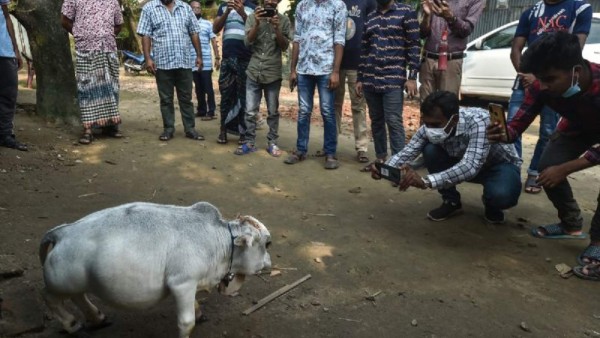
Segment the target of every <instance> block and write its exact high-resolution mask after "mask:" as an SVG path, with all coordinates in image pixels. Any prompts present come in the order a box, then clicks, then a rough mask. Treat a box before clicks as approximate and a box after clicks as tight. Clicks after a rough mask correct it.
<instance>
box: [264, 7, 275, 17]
mask: <svg viewBox="0 0 600 338" xmlns="http://www.w3.org/2000/svg"><path fill="white" fill-rule="evenodd" d="M263 11H264V15H263V16H264V17H269V18H272V17H274V16H275V15H276V14H277V9H275V8H269V7H267V8H265V9H263Z"/></svg>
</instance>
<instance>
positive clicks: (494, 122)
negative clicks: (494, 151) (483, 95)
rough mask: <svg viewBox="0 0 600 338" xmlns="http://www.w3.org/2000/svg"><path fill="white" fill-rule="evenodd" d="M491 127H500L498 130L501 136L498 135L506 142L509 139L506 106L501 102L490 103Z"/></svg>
mask: <svg viewBox="0 0 600 338" xmlns="http://www.w3.org/2000/svg"><path fill="white" fill-rule="evenodd" d="M489 111H490V122H491V125H490V127H494V126H495V127H497V128H499V130H498V132H499V133H500V136H499V137H497V136H495V137H497V138H498V139H499V140H500V141H502V142H506V141H507V140H508V130H507V128H506V115H505V113H504V107H503V106H502V105H500V104H496V103H490V105H489Z"/></svg>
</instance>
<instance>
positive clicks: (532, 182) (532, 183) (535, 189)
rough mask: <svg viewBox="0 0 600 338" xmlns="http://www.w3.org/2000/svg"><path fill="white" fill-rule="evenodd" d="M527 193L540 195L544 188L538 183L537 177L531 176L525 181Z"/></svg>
mask: <svg viewBox="0 0 600 338" xmlns="http://www.w3.org/2000/svg"><path fill="white" fill-rule="evenodd" d="M525 192H526V193H528V194H539V193H540V192H542V186H541V185H539V184H538V183H537V176H533V175H529V176H527V180H526V181H525Z"/></svg>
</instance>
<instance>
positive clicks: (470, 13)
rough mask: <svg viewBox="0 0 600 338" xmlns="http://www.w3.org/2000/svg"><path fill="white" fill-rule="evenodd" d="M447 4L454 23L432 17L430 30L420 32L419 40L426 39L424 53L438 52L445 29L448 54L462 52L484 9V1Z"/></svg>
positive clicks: (465, 0)
mask: <svg viewBox="0 0 600 338" xmlns="http://www.w3.org/2000/svg"><path fill="white" fill-rule="evenodd" d="M447 3H448V6H449V7H450V10H451V11H452V13H454V15H455V16H456V21H455V22H453V23H452V24H451V25H449V24H448V22H447V21H446V20H445V19H444V18H442V17H439V16H437V15H432V17H431V30H429V31H423V30H421V38H423V39H427V40H426V41H425V51H426V52H430V53H437V52H438V47H439V45H440V40H441V39H442V32H443V31H444V29H446V28H448V52H449V53H456V52H462V51H464V50H465V48H466V47H467V42H468V40H469V35H471V33H473V29H474V28H475V24H476V23H477V21H478V20H479V17H480V16H481V12H483V8H484V7H485V0H453V1H447ZM507 57H508V56H507Z"/></svg>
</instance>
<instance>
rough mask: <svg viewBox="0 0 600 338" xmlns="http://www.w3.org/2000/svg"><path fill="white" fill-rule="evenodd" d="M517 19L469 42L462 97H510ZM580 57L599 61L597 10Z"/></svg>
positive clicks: (461, 91) (598, 20)
mask: <svg viewBox="0 0 600 338" xmlns="http://www.w3.org/2000/svg"><path fill="white" fill-rule="evenodd" d="M518 23H519V21H513V22H511V23H509V24H506V25H504V26H502V27H500V28H496V29H494V30H493V31H491V32H489V33H487V34H485V35H482V36H480V37H479V38H477V39H475V40H473V41H471V42H469V44H468V45H467V49H466V54H467V55H466V57H465V58H464V61H463V74H462V81H461V87H460V94H461V97H462V98H468V97H483V98H492V99H501V100H504V99H506V100H508V99H509V98H510V95H511V93H512V89H511V88H512V85H513V83H514V80H515V77H516V76H517V72H516V71H515V69H514V68H513V65H512V62H511V61H510V47H511V43H512V40H513V37H514V35H515V31H516V29H517V24H518ZM583 57H584V58H585V59H587V60H589V61H591V62H595V63H600V13H594V16H593V19H592V28H591V30H590V34H589V36H588V38H587V42H586V44H585V47H584V48H583Z"/></svg>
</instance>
